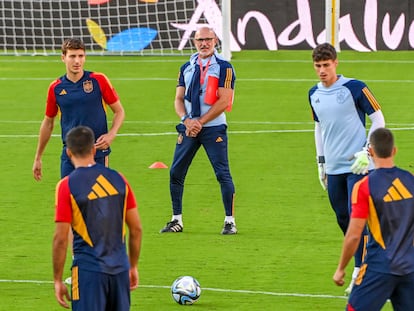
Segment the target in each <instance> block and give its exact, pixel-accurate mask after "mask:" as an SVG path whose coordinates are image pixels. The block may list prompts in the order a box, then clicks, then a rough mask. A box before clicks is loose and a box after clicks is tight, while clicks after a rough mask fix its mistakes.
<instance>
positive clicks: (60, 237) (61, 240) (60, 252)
mask: <svg viewBox="0 0 414 311" xmlns="http://www.w3.org/2000/svg"><path fill="white" fill-rule="evenodd" d="M69 230H70V223H66V222H57V223H56V229H55V235H54V237H53V282H54V285H55V296H56V300H57V301H58V303H59V304H60V305H61V306H62V307H64V308H67V309H69V304H68V301H70V296H69V293H68V289H67V288H66V285H65V284H64V283H63V281H62V276H63V269H64V267H65V261H66V251H67V248H68V234H69ZM65 299H66V300H65Z"/></svg>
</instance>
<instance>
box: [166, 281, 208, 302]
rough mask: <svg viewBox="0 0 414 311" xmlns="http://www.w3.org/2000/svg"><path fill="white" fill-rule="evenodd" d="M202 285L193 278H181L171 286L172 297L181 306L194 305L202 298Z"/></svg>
mask: <svg viewBox="0 0 414 311" xmlns="http://www.w3.org/2000/svg"><path fill="white" fill-rule="evenodd" d="M200 294H201V287H200V283H198V281H197V280H196V279H195V278H193V277H192V276H180V277H179V278H178V279H176V280H175V281H174V283H173V284H172V285H171V295H172V297H173V299H174V301H175V302H177V303H179V304H180V305H192V304H193V303H194V302H196V301H197V300H198V298H200Z"/></svg>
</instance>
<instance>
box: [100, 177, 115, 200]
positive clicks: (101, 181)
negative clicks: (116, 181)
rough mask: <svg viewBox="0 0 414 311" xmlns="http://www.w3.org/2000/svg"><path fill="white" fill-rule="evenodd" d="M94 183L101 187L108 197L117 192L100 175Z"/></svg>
mask: <svg viewBox="0 0 414 311" xmlns="http://www.w3.org/2000/svg"><path fill="white" fill-rule="evenodd" d="M96 181H97V182H98V183H99V184H101V185H102V187H103V188H104V189H105V190H106V192H108V194H109V195H116V194H118V191H117V190H116V189H115V188H114V186H112V184H111V183H110V182H109V181H108V180H107V179H106V178H105V177H103V176H102V175H99V177H98V178H97V179H96Z"/></svg>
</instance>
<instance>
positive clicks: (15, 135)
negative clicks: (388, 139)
mask: <svg viewBox="0 0 414 311" xmlns="http://www.w3.org/2000/svg"><path fill="white" fill-rule="evenodd" d="M410 125H411V124H410ZM389 129H390V130H393V131H411V130H414V127H394V128H392V127H389ZM313 131H314V129H303V130H257V131H228V133H229V134H271V133H311V132H313ZM171 135H177V132H161V133H119V134H117V137H140V136H141V137H150V136H171ZM38 137H39V135H38V134H0V138H38ZM52 137H54V138H56V137H58V138H60V137H61V135H60V134H52Z"/></svg>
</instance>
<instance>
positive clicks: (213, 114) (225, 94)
mask: <svg viewBox="0 0 414 311" xmlns="http://www.w3.org/2000/svg"><path fill="white" fill-rule="evenodd" d="M233 94H234V90H233V89H231V88H224V87H219V88H218V99H217V101H216V103H215V104H214V105H212V106H211V108H210V110H209V111H207V112H206V113H205V114H203V115H202V116H201V117H200V119H198V121H199V122H200V123H201V125H203V124H205V123H207V122H209V121H211V120H214V119H215V118H217V117H218V116H219V115H220V114H221V113H223V112H224V111H225V110H226V108H227V106H228V104H229V102H230V101H231V100H232V98H233Z"/></svg>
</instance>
